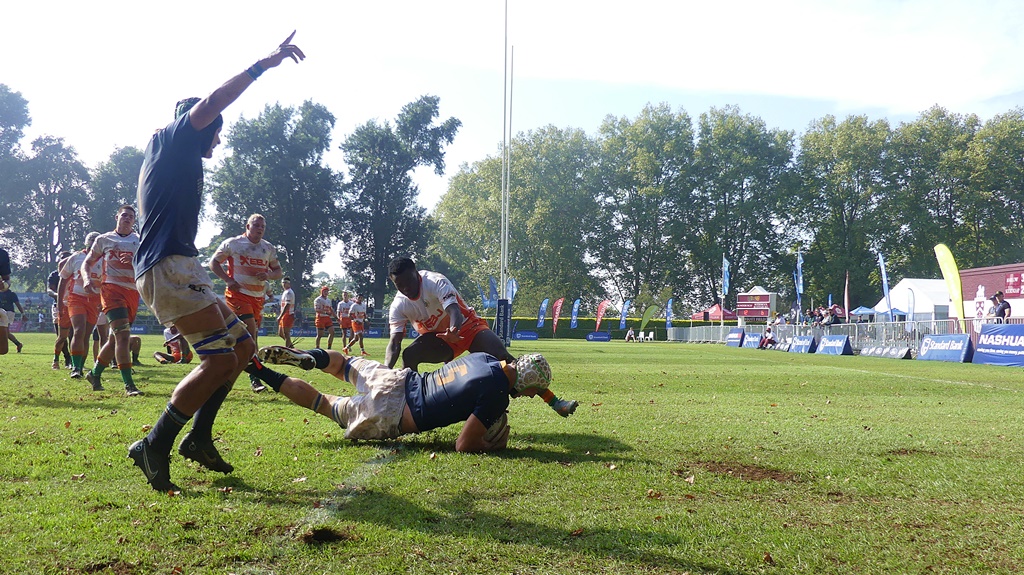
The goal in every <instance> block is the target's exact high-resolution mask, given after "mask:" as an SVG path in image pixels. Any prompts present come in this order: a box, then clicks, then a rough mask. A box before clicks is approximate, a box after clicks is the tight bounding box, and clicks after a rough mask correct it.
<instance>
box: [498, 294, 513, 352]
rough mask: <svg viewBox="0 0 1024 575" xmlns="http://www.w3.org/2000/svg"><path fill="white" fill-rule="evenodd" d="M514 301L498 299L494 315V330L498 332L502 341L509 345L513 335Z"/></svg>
mask: <svg viewBox="0 0 1024 575" xmlns="http://www.w3.org/2000/svg"><path fill="white" fill-rule="evenodd" d="M511 323H512V302H510V301H509V300H507V299H499V300H498V308H497V310H496V311H495V316H494V332H495V333H497V334H498V337H500V338H501V341H502V342H503V343H504V344H505V347H508V344H509V342H510V339H511V338H510V336H511V335H512V330H511V328H512V326H511Z"/></svg>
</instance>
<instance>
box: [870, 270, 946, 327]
mask: <svg viewBox="0 0 1024 575" xmlns="http://www.w3.org/2000/svg"><path fill="white" fill-rule="evenodd" d="M911 292H913V296H911ZM911 298H913V302H911ZM889 300H890V302H891V303H892V307H893V308H894V309H896V310H897V312H898V311H899V310H903V311H905V312H908V313H910V312H911V311H912V313H913V317H908V318H906V319H907V320H909V321H930V320H940V319H947V318H948V317H949V290H947V289H946V282H945V281H944V280H925V279H912V278H904V279H902V280H900V283H898V284H896V285H895V286H892V287H891V288H889ZM911 303H913V306H911ZM911 307H913V308H914V309H913V310H911V309H910V308H911ZM875 311H877V312H878V313H883V314H884V313H887V312H888V311H889V306H888V305H886V302H885V296H884V295H883V296H882V299H881V300H880V301H879V302H878V303H877V304H875Z"/></svg>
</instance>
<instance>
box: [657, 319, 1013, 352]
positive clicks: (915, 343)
mask: <svg viewBox="0 0 1024 575" xmlns="http://www.w3.org/2000/svg"><path fill="white" fill-rule="evenodd" d="M961 323H963V324H964V325H962V326H961ZM984 323H985V321H984V320H965V321H963V322H961V321H960V320H957V319H944V320H933V321H896V322H872V323H841V324H838V325H832V326H829V327H824V328H822V327H814V326H810V325H779V326H775V328H774V331H775V340H776V341H777V342H778V344H779V346H780V347H781V348H782V349H786V347H787V346H788V344H789V343H790V342H791V341H792V339H793V338H794V337H796V336H801V335H812V336H814V337H815V338H819V339H820V338H821V336H823V335H846V336H849V337H850V345H851V346H853V349H854V351H860V350H861V349H863V348H865V347H868V346H900V347H909V348H911V349H913V350H914V351H915V352H916V351H917V350H918V349H919V348H920V347H921V338H922V337H924V336H926V335H947V334H953V333H965V332H966V333H969V334H970V335H971V340H972V341H973V342H974V343H975V344H977V343H978V333H980V332H981V326H982V325H983V324H984ZM1006 323H1016V324H1021V323H1024V318H1019V317H1014V318H1009V319H1007V320H1006ZM733 329H736V326H719V325H707V326H700V327H673V328H671V329H669V330H668V340H669V341H681V342H689V343H723V344H724V343H725V341H726V338H727V337H728V335H729V332H730V331H732V330H733ZM743 329H744V330H746V331H747V332H749V333H758V334H760V333H762V332H763V331H764V325H760V324H758V325H747V326H745V327H744V328H743Z"/></svg>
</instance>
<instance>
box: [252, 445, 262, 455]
mask: <svg viewBox="0 0 1024 575" xmlns="http://www.w3.org/2000/svg"><path fill="white" fill-rule="evenodd" d="M261 455H263V448H262V447H257V448H256V453H253V456H254V457H259V456H261Z"/></svg>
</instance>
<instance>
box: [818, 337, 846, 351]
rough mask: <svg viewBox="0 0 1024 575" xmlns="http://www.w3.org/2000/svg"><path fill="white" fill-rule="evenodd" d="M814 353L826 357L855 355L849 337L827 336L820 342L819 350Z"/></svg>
mask: <svg viewBox="0 0 1024 575" xmlns="http://www.w3.org/2000/svg"><path fill="white" fill-rule="evenodd" d="M814 353H818V354H825V355H853V346H852V345H850V336H848V335H826V336H822V338H821V341H820V342H818V350H817V351H815V352H814Z"/></svg>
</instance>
